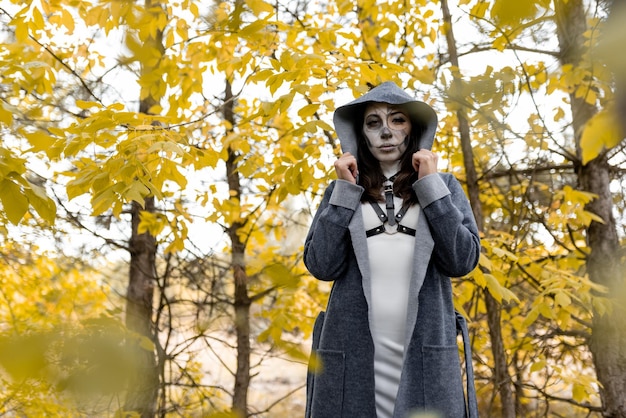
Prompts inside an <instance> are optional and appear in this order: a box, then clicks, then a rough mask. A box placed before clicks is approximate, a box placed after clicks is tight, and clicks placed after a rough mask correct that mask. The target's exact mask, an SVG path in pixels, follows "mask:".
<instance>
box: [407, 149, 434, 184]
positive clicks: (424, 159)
mask: <svg viewBox="0 0 626 418" xmlns="http://www.w3.org/2000/svg"><path fill="white" fill-rule="evenodd" d="M438 160H439V156H438V155H437V154H435V153H434V152H432V151H429V150H427V149H421V150H419V151H417V152H416V153H415V154H413V168H414V169H415V171H417V178H418V179H421V178H422V177H424V176H427V175H429V174H435V173H436V172H437V161H438Z"/></svg>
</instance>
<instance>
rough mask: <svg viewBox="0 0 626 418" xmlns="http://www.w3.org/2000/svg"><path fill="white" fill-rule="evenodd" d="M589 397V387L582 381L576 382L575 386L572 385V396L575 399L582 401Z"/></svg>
mask: <svg viewBox="0 0 626 418" xmlns="http://www.w3.org/2000/svg"><path fill="white" fill-rule="evenodd" d="M587 397H588V395H587V389H586V388H585V386H584V385H583V384H581V383H574V386H573V387H572V398H573V399H574V401H576V402H579V403H580V402H583V401H585V400H586V399H587Z"/></svg>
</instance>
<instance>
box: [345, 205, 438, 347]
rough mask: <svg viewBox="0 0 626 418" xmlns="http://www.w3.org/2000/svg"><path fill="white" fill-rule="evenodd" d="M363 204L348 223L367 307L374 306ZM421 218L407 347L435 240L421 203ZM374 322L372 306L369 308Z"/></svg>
mask: <svg viewBox="0 0 626 418" xmlns="http://www.w3.org/2000/svg"><path fill="white" fill-rule="evenodd" d="M361 208H362V205H359V206H357V208H356V210H355V212H354V215H353V216H352V220H351V221H350V224H349V225H348V229H349V231H350V238H351V239H352V247H353V249H354V254H355V256H356V260H357V264H358V266H359V270H360V271H361V277H362V280H363V283H362V286H363V293H364V295H365V300H366V301H367V305H368V307H371V306H372V303H371V302H372V275H371V270H370V265H369V254H368V251H367V236H366V235H365V226H364V223H363V211H362V209H361ZM418 210H419V214H418V218H417V228H416V233H415V248H414V250H413V273H412V277H411V284H410V287H409V306H408V310H407V328H406V329H407V333H406V336H405V347H407V346H408V344H409V341H410V340H411V337H412V336H413V330H414V329H415V323H416V321H417V311H418V308H419V306H418V297H419V292H420V289H421V288H422V284H423V283H424V278H425V277H426V270H427V269H428V263H429V262H430V257H431V255H432V251H433V247H434V241H433V238H432V236H431V235H430V229H429V227H428V222H427V221H426V217H425V216H423V211H422V208H421V207H420V206H419V205H418ZM368 312H369V315H370V318H369V319H370V321H371V309H368Z"/></svg>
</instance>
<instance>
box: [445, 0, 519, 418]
mask: <svg viewBox="0 0 626 418" xmlns="http://www.w3.org/2000/svg"><path fill="white" fill-rule="evenodd" d="M441 9H442V14H443V20H444V25H445V30H446V42H447V44H448V54H449V55H450V63H451V64H452V65H453V66H455V67H456V68H457V69H459V68H460V67H459V59H458V52H457V49H456V39H455V38H454V32H453V30H452V18H451V15H450V9H449V8H448V2H447V0H441ZM460 76H461V75H460V74H456V75H455V77H454V81H453V90H454V91H453V92H452V95H454V94H456V93H458V92H460V91H461V87H462V86H461V80H460ZM456 116H457V120H458V123H459V134H460V137H461V138H460V139H461V149H462V152H463V163H464V166H465V176H466V181H467V191H468V195H469V200H470V204H471V206H472V211H473V213H474V218H475V219H476V224H477V225H478V229H479V230H480V231H483V228H484V220H483V213H482V206H481V203H480V197H479V196H480V189H479V185H478V173H477V172H476V166H475V164H474V152H473V150H472V143H471V135H470V127H469V123H468V121H467V118H466V117H465V114H464V112H463V110H462V109H461V110H458V111H457V112H456ZM484 294H485V308H486V310H487V324H488V326H489V337H490V340H491V351H492V353H493V359H494V379H495V381H494V385H495V387H496V389H497V390H498V393H499V394H500V403H501V406H502V415H501V416H502V418H515V400H514V396H513V388H512V385H511V377H510V376H509V373H508V368H507V364H508V361H507V355H506V351H505V349H504V342H503V338H502V328H501V324H500V314H501V312H500V309H501V307H500V305H499V304H498V302H497V301H496V300H495V299H494V298H493V296H492V295H491V294H490V293H489V292H488V291H486V292H484Z"/></svg>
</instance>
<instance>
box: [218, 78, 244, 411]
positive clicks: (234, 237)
mask: <svg viewBox="0 0 626 418" xmlns="http://www.w3.org/2000/svg"><path fill="white" fill-rule="evenodd" d="M233 108H234V97H233V93H232V87H231V85H230V82H228V81H227V82H226V91H225V94H224V106H223V108H222V112H223V115H224V119H225V120H227V121H228V122H230V124H231V126H235V117H234V112H233ZM237 157H238V153H237V151H236V150H234V149H232V148H230V147H229V148H228V160H227V161H226V175H227V178H228V190H229V191H230V196H231V197H232V198H234V199H240V197H241V183H240V179H239V173H238V172H237ZM243 226H244V223H243V222H241V221H234V222H233V223H232V224H231V225H230V227H229V228H228V236H229V238H230V242H231V246H232V248H231V250H232V255H231V264H232V270H233V279H234V284H235V288H234V300H233V307H234V310H235V332H236V337H237V369H236V371H235V387H234V390H233V402H232V409H233V412H236V413H237V414H238V415H240V416H242V417H247V416H248V388H249V386H250V353H251V347H250V305H251V300H250V297H249V295H248V277H247V274H246V265H245V243H244V242H243V241H242V238H241V236H240V235H239V232H240V230H241V228H242V227H243Z"/></svg>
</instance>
